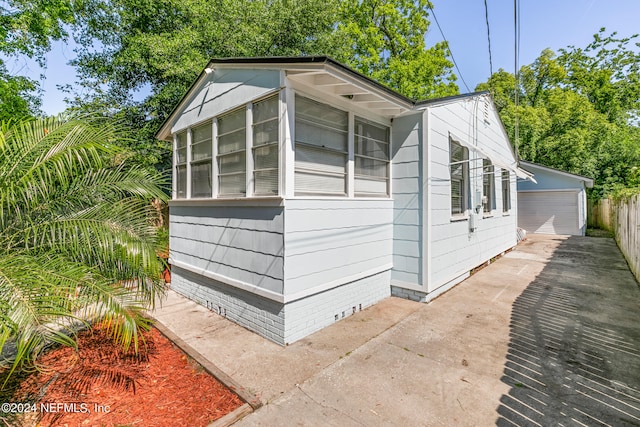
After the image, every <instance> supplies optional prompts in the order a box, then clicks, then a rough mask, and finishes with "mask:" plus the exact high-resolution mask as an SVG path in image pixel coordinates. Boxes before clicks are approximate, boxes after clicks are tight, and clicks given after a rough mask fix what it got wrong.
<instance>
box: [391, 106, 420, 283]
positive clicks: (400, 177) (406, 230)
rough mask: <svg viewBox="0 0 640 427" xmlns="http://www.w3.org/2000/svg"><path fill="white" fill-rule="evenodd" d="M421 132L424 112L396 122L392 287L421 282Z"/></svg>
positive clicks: (393, 172)
mask: <svg viewBox="0 0 640 427" xmlns="http://www.w3.org/2000/svg"><path fill="white" fill-rule="evenodd" d="M422 132H423V127H422V112H420V113H418V114H413V115H408V116H404V117H398V118H396V119H395V120H394V122H393V129H392V141H393V145H392V152H391V157H392V165H391V168H392V174H391V175H392V185H391V187H392V188H393V270H392V271H391V282H392V285H393V286H400V287H416V286H421V285H422V260H423V240H422V234H423V233H422V230H423V229H422V227H423V221H422V210H423V201H424V194H423V186H422V179H423V176H422V167H421V159H422V150H423V146H422V145H421V140H422Z"/></svg>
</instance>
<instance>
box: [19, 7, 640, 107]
mask: <svg viewBox="0 0 640 427" xmlns="http://www.w3.org/2000/svg"><path fill="white" fill-rule="evenodd" d="M432 3H433V5H434V12H435V16H436V18H437V19H438V22H439V23H440V26H441V27H442V30H443V32H444V35H445V36H446V37H447V40H448V41H449V44H450V47H451V50H452V52H453V56H454V58H455V60H456V62H457V64H458V67H459V68H460V72H461V74H462V77H463V78H464V80H465V81H466V83H467V85H468V87H469V89H470V90H471V91H473V90H474V88H475V86H476V85H477V84H478V83H481V82H484V81H486V80H487V79H488V77H489V50H488V47H487V26H486V21H485V9H484V0H432ZM487 5H488V9H489V29H490V33H491V51H492V61H493V70H494V72H495V71H497V70H498V69H499V68H504V69H505V70H507V71H509V72H513V70H514V24H513V0H487ZM431 21H432V24H431V26H430V28H429V32H428V34H427V37H426V41H427V45H433V44H434V43H437V42H439V41H442V36H441V35H440V31H439V30H438V27H437V26H436V24H435V20H434V19H431ZM601 27H606V29H607V32H613V31H617V32H618V35H620V36H630V35H632V34H634V33H638V32H640V0H520V58H519V63H520V65H521V66H522V65H526V64H530V63H532V62H533V61H534V60H535V59H536V58H537V57H538V55H539V54H540V52H541V51H542V50H543V49H544V48H547V47H548V48H551V49H552V50H554V51H557V50H558V49H560V48H562V47H566V46H569V45H575V46H577V47H585V46H586V45H587V44H588V43H589V42H590V41H591V40H592V38H593V37H592V36H593V34H595V33H597V32H598V30H599V29H600V28H601ZM74 56H75V54H74V52H73V47H72V46H68V45H64V44H61V43H58V44H56V45H55V46H54V47H53V49H52V51H51V52H50V53H49V55H48V67H47V69H46V70H44V74H45V79H44V80H41V86H42V88H43V90H44V95H43V106H42V108H43V110H44V111H45V113H47V114H55V113H58V112H61V111H63V110H64V108H65V104H64V97H65V94H63V93H61V92H59V91H58V90H57V89H56V85H60V84H72V83H73V82H74V81H75V71H74V70H73V68H72V67H69V66H67V65H66V63H67V62H68V61H69V60H71V59H73V58H74ZM8 67H9V71H10V72H12V73H14V74H26V75H29V76H30V77H32V78H35V79H38V80H39V75H40V74H41V73H42V72H43V70H41V69H40V68H39V67H38V66H37V65H35V64H33V63H27V62H25V61H24V60H19V61H15V62H9V63H8ZM456 74H457V71H456ZM458 86H459V87H460V91H461V92H466V91H467V89H466V87H465V86H464V84H463V82H462V80H460V79H459V80H458Z"/></svg>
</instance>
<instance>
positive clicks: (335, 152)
mask: <svg viewBox="0 0 640 427" xmlns="http://www.w3.org/2000/svg"><path fill="white" fill-rule="evenodd" d="M294 99H295V100H294V104H295V105H294V114H293V116H294V119H293V120H294V132H293V135H292V139H293V143H294V159H293V178H294V185H293V187H294V194H293V196H294V197H303V198H304V197H323V196H324V197H338V198H347V197H349V192H350V191H349V181H350V173H349V169H350V167H349V163H350V161H351V160H350V157H351V156H350V147H351V144H352V143H351V142H350V139H351V138H350V135H351V134H352V133H353V132H352V130H351V126H350V122H351V120H350V112H349V111H347V110H344V109H342V108H339V107H336V106H333V105H331V104H328V103H326V102H322V101H318V100H317V99H314V98H312V97H309V96H307V95H305V94H299V93H295V94H294ZM300 100H304V102H310V103H314V104H316V105H317V106H321V107H328V109H329V111H330V112H331V110H333V111H334V112H337V113H340V114H344V118H345V119H346V128H344V127H343V128H340V127H334V126H331V125H329V124H327V123H323V121H321V120H318V121H314V120H313V118H311V117H309V118H305V117H304V114H299V111H300V110H299V105H300ZM299 121H300V122H306V123H308V124H310V125H311V126H315V127H317V128H324V129H326V130H328V131H329V132H334V133H336V134H342V135H343V136H344V141H343V143H344V148H345V150H339V149H336V148H331V147H326V146H324V145H322V146H320V145H318V144H313V143H309V142H304V141H300V140H299V133H298V127H299ZM299 148H302V149H303V150H308V151H311V152H314V151H315V152H316V153H319V154H323V153H324V154H327V155H329V156H334V157H335V158H337V159H339V160H343V162H344V167H343V169H342V172H332V171H329V170H322V169H319V168H308V167H299V166H298V165H297V163H298V159H299V157H298V155H299V153H301V151H299ZM302 174H309V175H315V176H318V177H323V176H324V177H333V178H341V179H342V182H343V186H342V191H341V192H338V191H326V190H323V189H319V190H317V191H314V190H310V191H309V190H308V189H299V187H298V182H299V181H298V177H299V176H300V175H302Z"/></svg>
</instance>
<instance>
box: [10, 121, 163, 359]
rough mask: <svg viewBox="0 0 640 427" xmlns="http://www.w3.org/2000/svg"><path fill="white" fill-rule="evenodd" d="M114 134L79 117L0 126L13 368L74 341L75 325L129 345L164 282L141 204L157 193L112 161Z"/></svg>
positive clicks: (149, 182) (149, 180) (146, 179)
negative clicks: (102, 328) (97, 325)
mask: <svg viewBox="0 0 640 427" xmlns="http://www.w3.org/2000/svg"><path fill="white" fill-rule="evenodd" d="M119 135H120V132H119V129H117V128H116V127H114V126H113V125H110V124H109V123H107V122H105V121H104V120H99V121H98V120H97V119H92V118H87V117H54V118H47V119H41V120H35V121H27V122H20V123H13V124H7V123H2V124H0V352H2V354H3V356H5V357H6V358H7V361H8V362H10V363H11V364H12V365H13V369H15V368H16V367H18V366H20V365H22V364H25V363H26V364H31V363H33V361H34V359H35V358H36V357H37V355H38V353H39V352H40V351H41V350H42V349H43V348H45V347H46V346H47V345H49V344H51V343H59V344H63V345H74V342H75V341H74V338H75V335H74V330H75V329H74V327H73V325H74V323H80V324H85V325H89V324H91V323H92V322H95V321H103V322H105V324H106V325H107V327H108V331H109V332H110V333H111V335H112V336H113V338H114V339H115V340H116V341H118V342H120V343H122V344H123V345H124V346H125V348H128V347H129V346H130V345H133V346H134V348H137V346H138V330H139V328H141V327H145V326H147V323H148V321H147V320H146V319H145V318H144V317H143V316H142V314H143V313H144V311H145V310H146V309H147V308H149V307H150V306H152V304H153V302H154V301H155V297H156V295H157V294H158V292H161V291H162V290H163V287H162V284H161V282H160V280H159V278H160V272H161V271H162V268H163V265H162V261H161V260H160V259H159V258H158V257H157V256H156V253H157V252H158V249H159V248H158V247H156V242H157V239H156V229H155V227H154V226H153V221H152V219H153V217H154V215H157V212H156V211H155V209H154V208H153V207H152V206H151V203H150V202H151V200H154V199H160V200H164V199H165V194H164V192H163V191H162V185H163V181H162V180H161V179H160V177H158V176H156V175H154V174H152V173H150V172H149V171H146V170H143V169H141V168H137V167H131V166H128V165H126V164H125V163H119V162H118V161H117V160H116V159H117V158H118V155H120V154H121V152H120V151H119V149H118V148H117V141H118V138H119ZM12 346H13V347H12ZM9 347H12V348H14V351H13V352H12V353H11V354H8V353H9V352H8V351H7V349H8V348H9Z"/></svg>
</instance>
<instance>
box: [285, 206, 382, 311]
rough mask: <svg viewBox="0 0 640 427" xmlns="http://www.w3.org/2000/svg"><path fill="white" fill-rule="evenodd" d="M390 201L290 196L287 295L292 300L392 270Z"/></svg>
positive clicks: (286, 225)
mask: <svg viewBox="0 0 640 427" xmlns="http://www.w3.org/2000/svg"><path fill="white" fill-rule="evenodd" d="M392 215H393V202H392V201H391V200H390V199H380V200H371V199H364V200H363V199H325V200H314V199H288V200H286V210H285V225H284V226H285V234H284V244H285V258H284V265H285V269H284V280H285V285H284V294H285V295H286V297H287V299H292V298H296V297H297V296H298V295H305V294H310V293H317V292H320V291H324V290H326V289H327V288H331V287H336V286H339V285H342V284H344V283H347V282H352V281H354V280H359V279H361V278H362V277H366V276H369V275H371V274H377V273H380V272H382V271H386V270H390V269H391V263H392V239H393V224H392Z"/></svg>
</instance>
